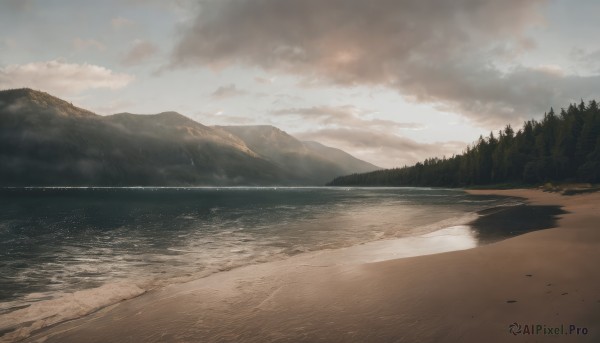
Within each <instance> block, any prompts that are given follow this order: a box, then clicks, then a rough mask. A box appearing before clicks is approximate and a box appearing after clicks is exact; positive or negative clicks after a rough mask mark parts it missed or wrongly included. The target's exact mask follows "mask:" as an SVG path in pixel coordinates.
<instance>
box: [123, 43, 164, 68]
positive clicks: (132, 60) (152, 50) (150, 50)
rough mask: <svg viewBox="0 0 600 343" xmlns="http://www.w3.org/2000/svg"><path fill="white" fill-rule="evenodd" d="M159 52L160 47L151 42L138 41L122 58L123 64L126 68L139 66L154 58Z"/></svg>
mask: <svg viewBox="0 0 600 343" xmlns="http://www.w3.org/2000/svg"><path fill="white" fill-rule="evenodd" d="M158 50H159V49H158V47H157V46H156V45H154V44H152V43H151V42H148V41H144V40H136V41H134V42H133V44H132V46H131V48H130V49H129V51H127V53H126V54H125V55H124V56H123V57H122V58H121V64H123V65H125V66H134V65H138V64H140V63H142V62H144V61H146V60H148V59H149V58H150V57H152V56H154V55H155V54H156V53H157V52H158Z"/></svg>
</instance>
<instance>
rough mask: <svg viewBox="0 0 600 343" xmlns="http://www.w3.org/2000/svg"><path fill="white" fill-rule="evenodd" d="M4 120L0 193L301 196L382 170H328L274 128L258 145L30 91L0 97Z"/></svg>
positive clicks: (334, 166)
mask: <svg viewBox="0 0 600 343" xmlns="http://www.w3.org/2000/svg"><path fill="white" fill-rule="evenodd" d="M0 119H2V120H1V123H0V186H79V185H85V186H109V185H110V186H184V185H192V186H227V185H245V186H253V185H301V186H304V185H323V184H324V183H325V182H326V181H328V180H330V179H331V178H332V177H335V176H338V175H343V174H344V172H356V171H359V170H354V169H353V168H356V167H357V166H360V167H361V168H363V169H364V168H366V169H370V168H372V167H374V168H375V169H371V170H376V169H378V168H377V167H375V166H373V165H371V164H369V163H367V162H364V161H360V160H358V159H356V161H360V162H359V163H358V164H357V165H351V164H349V165H345V164H344V162H343V161H342V160H340V161H337V160H336V159H333V160H332V159H330V158H328V157H327V156H326V152H325V151H323V152H320V153H318V152H315V151H312V150H311V149H310V148H307V147H306V144H305V143H303V142H301V141H299V140H297V139H296V138H294V137H292V136H290V135H288V134H287V133H285V132H284V131H281V130H280V129H278V128H275V127H271V128H270V129H269V131H272V132H273V133H274V134H273V137H272V139H271V140H270V141H268V142H269V143H264V142H263V143H260V142H258V141H256V139H253V137H251V136H244V135H242V134H241V133H240V132H238V133H237V134H236V133H235V132H232V131H234V130H232V129H231V128H230V129H226V128H225V127H218V126H217V127H214V126H206V125H203V124H201V123H199V122H196V121H195V120H193V119H191V118H189V117H186V116H184V115H182V114H179V113H177V112H173V111H169V112H161V113H157V114H153V115H139V114H132V113H117V114H113V115H109V116H100V115H97V114H95V113H93V112H91V111H88V110H85V109H82V108H79V107H76V106H73V105H72V104H71V103H69V102H67V101H64V100H62V99H59V98H57V97H54V96H52V95H50V94H48V93H45V92H40V91H34V90H31V89H16V90H7V91H0ZM260 127H261V129H260V130H265V128H266V127H268V126H260ZM238 128H241V127H238ZM239 130H242V129H239ZM244 130H246V131H248V130H250V131H252V130H253V127H245V129H244ZM254 130H256V129H255V128H254ZM240 135H241V136H244V137H240ZM261 137H262V136H261ZM263 138H264V139H266V138H268V137H266V136H265V137H263ZM261 144H262V145H261ZM267 146H270V148H269V149H266V147H267ZM253 148H254V149H253ZM259 148H260V149H259ZM332 149H333V148H332ZM255 150H258V151H255ZM313 150H314V149H313ZM282 156H284V157H285V158H282ZM286 158H287V159H288V160H289V161H290V162H289V163H295V165H294V166H291V165H288V164H287V163H286V162H285V160H286ZM361 163H362V164H361ZM300 166H302V168H299V167H300ZM359 169H360V168H359ZM361 170H362V169H361Z"/></svg>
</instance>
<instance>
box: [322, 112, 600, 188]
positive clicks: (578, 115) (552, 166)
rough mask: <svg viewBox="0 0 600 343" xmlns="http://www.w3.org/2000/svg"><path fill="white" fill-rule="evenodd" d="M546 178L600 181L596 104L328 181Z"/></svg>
mask: <svg viewBox="0 0 600 343" xmlns="http://www.w3.org/2000/svg"><path fill="white" fill-rule="evenodd" d="M548 181H578V182H591V183H595V182H599V181H600V110H599V109H598V104H597V102H596V101H595V100H594V101H590V102H589V104H588V105H587V106H586V105H585V103H584V102H583V101H582V102H581V103H580V104H579V105H577V104H571V105H569V107H568V108H567V109H562V110H561V112H560V114H558V115H557V114H556V113H555V112H554V110H553V109H550V112H548V113H546V114H545V115H544V119H542V120H541V121H536V120H530V121H527V122H525V123H524V125H523V127H522V128H521V129H520V130H518V131H517V132H515V131H514V130H513V128H511V127H510V125H508V126H507V127H506V128H505V129H504V130H501V131H499V132H498V133H497V135H494V133H490V135H489V136H488V137H486V138H484V137H483V136H480V137H479V140H478V141H477V142H475V143H474V144H473V145H471V146H469V147H467V149H466V151H464V152H463V153H462V154H461V155H456V156H452V157H451V158H445V157H444V158H441V159H440V158H430V159H427V160H425V161H424V162H422V163H421V162H419V163H417V164H416V165H414V166H410V167H403V168H395V169H386V170H381V171H375V172H371V173H364V174H352V175H348V176H341V177H338V178H336V179H334V180H333V181H332V182H330V183H329V184H328V185H331V186H342V185H364V186H445V187H448V186H450V187H457V186H458V187H460V186H470V185H485V184H501V183H517V184H536V183H542V182H548Z"/></svg>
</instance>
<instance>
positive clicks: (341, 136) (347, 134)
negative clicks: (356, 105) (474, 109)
mask: <svg viewBox="0 0 600 343" xmlns="http://www.w3.org/2000/svg"><path fill="white" fill-rule="evenodd" d="M294 136H296V137H298V138H300V139H302V140H314V141H318V142H320V143H322V144H325V145H329V146H334V147H336V148H339V149H342V150H344V151H351V152H352V154H353V155H354V156H356V157H357V158H360V159H364V160H367V161H369V162H371V163H373V164H375V165H378V166H381V167H384V168H393V167H402V166H404V165H413V164H415V163H416V162H419V161H423V160H424V159H425V158H429V157H435V156H437V157H440V156H447V157H450V156H452V154H455V153H457V152H460V151H461V150H462V149H464V148H466V144H465V143H463V142H440V143H432V144H429V143H418V142H416V141H414V140H412V139H408V138H405V137H400V136H398V135H395V134H392V133H388V132H381V131H374V130H369V129H359V128H354V129H351V128H338V129H331V128H330V129H322V130H317V131H312V132H300V133H294Z"/></svg>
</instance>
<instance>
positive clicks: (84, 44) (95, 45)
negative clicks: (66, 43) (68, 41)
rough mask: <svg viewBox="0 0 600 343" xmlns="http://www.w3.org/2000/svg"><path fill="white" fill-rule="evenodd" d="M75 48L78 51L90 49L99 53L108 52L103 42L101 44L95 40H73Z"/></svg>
mask: <svg viewBox="0 0 600 343" xmlns="http://www.w3.org/2000/svg"><path fill="white" fill-rule="evenodd" d="M73 47H74V48H75V49H76V50H87V49H90V48H92V49H95V50H98V51H104V50H106V45H104V44H102V43H101V42H99V41H97V40H95V39H82V38H75V39H73Z"/></svg>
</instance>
